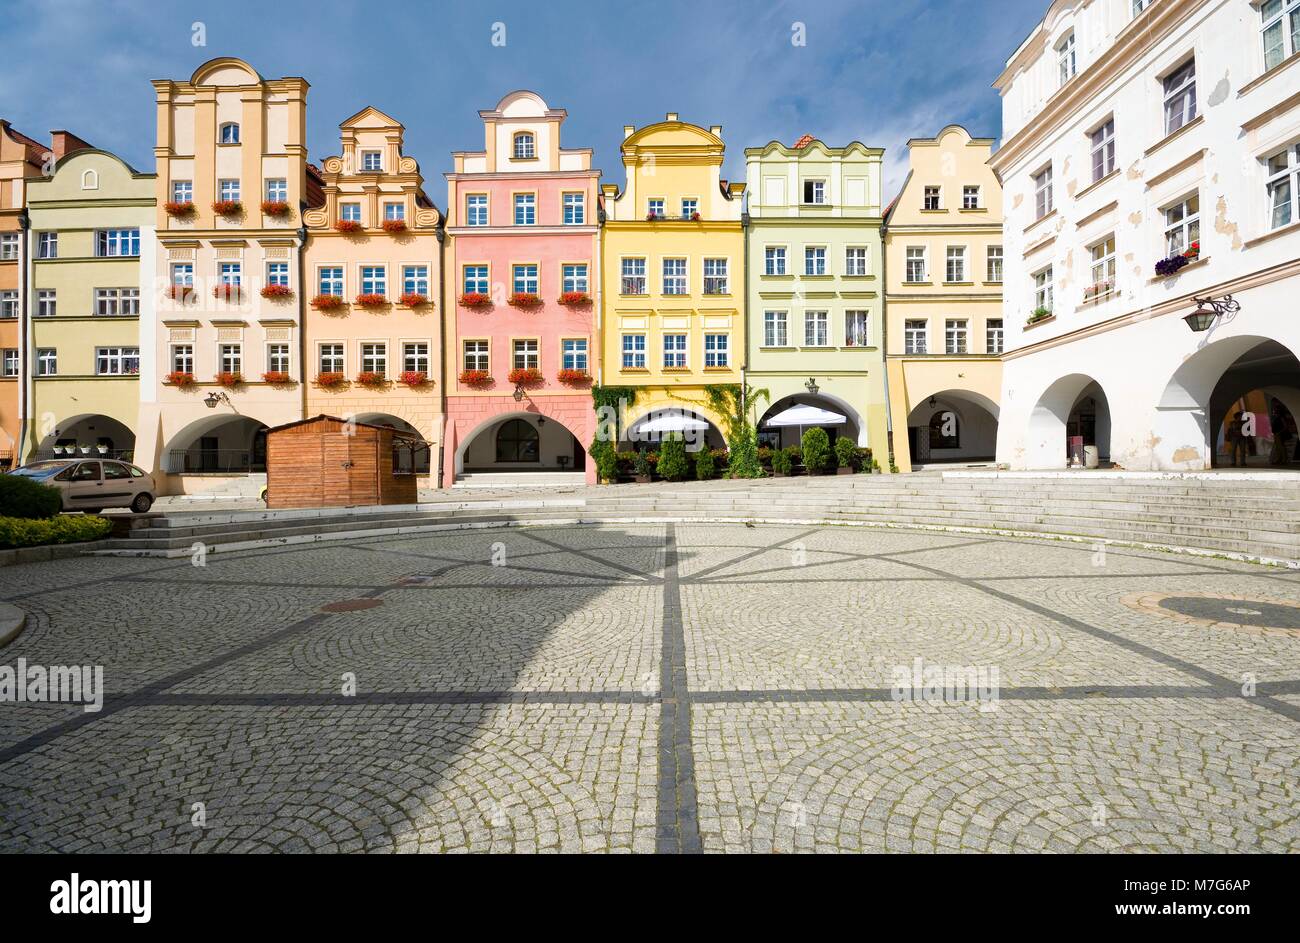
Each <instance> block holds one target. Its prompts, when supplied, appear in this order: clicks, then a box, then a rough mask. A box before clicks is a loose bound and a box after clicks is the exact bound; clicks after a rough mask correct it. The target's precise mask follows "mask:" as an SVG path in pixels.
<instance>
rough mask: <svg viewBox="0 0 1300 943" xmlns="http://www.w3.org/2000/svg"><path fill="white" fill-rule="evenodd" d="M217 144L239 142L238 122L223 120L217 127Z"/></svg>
mask: <svg viewBox="0 0 1300 943" xmlns="http://www.w3.org/2000/svg"><path fill="white" fill-rule="evenodd" d="M217 143H218V144H239V143H240V138H239V122H238V121H223V122H221V125H220V126H219V127H218V128H217Z"/></svg>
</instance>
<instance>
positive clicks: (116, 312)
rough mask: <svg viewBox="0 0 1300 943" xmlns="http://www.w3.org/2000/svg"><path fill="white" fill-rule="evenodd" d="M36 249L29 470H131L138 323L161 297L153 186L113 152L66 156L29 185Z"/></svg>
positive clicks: (137, 390) (25, 456) (136, 400)
mask: <svg viewBox="0 0 1300 943" xmlns="http://www.w3.org/2000/svg"><path fill="white" fill-rule="evenodd" d="M28 207H29V211H28V212H29V218H30V220H31V233H32V244H33V245H34V247H35V252H34V254H33V258H32V264H31V272H32V275H31V283H32V284H31V288H30V296H31V297H32V299H33V304H32V306H31V317H30V318H29V320H28V328H29V330H28V337H27V347H28V349H29V350H30V351H31V352H32V354H31V357H30V360H31V381H30V383H31V386H30V389H31V395H30V403H31V409H30V410H29V416H30V417H31V421H30V422H29V423H28V424H27V427H26V435H25V439H24V443H23V446H24V447H23V456H22V457H23V460H24V461H30V460H31V459H33V458H52V457H56V456H58V455H60V454H73V453H76V454H106V455H111V456H113V457H115V458H125V459H128V460H131V459H133V458H134V452H135V430H136V426H137V422H138V419H139V409H140V324H141V321H142V320H144V321H148V320H149V319H151V318H152V316H153V307H154V302H155V297H154V292H153V291H151V290H149V287H145V286H142V284H141V278H140V263H141V259H142V258H149V259H152V258H153V255H154V253H155V251H156V249H155V245H154V225H155V220H156V216H155V213H156V208H155V179H154V175H153V174H145V173H139V172H138V171H136V170H134V169H132V168H131V167H129V166H127V164H126V163H125V162H123V161H122V160H121V159H120V158H118V157H117V156H115V155H113V154H110V153H108V152H107V151H101V150H93V149H80V150H74V151H72V152H71V153H69V154H67V155H66V156H65V157H63V158H62V159H61V160H59V162H58V164H57V165H56V167H55V169H54V173H53V175H52V176H49V177H43V178H40V179H38V180H32V181H30V182H29V183H28Z"/></svg>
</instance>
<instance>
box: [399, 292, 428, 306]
mask: <svg viewBox="0 0 1300 943" xmlns="http://www.w3.org/2000/svg"><path fill="white" fill-rule="evenodd" d="M401 302H402V304H404V305H406V306H407V307H408V308H420V307H423V306H424V305H427V304H428V303H429V299H428V298H426V297H425V296H424V295H422V294H420V293H419V292H418V291H408V292H404V293H403V294H402V297H401Z"/></svg>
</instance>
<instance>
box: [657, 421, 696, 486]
mask: <svg viewBox="0 0 1300 943" xmlns="http://www.w3.org/2000/svg"><path fill="white" fill-rule="evenodd" d="M658 468H659V476H660V477H661V478H666V479H668V480H669V481H681V480H682V479H683V478H685V477H686V475H687V474H688V473H689V472H690V466H689V465H687V463H686V443H685V441H683V439H682V437H681V435H680V434H679V433H676V432H671V433H669V434H668V436H667V438H665V439H664V441H663V445H662V447H661V448H660V449H659V466H658Z"/></svg>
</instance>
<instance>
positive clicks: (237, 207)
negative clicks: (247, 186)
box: [212, 200, 244, 216]
mask: <svg viewBox="0 0 1300 943" xmlns="http://www.w3.org/2000/svg"><path fill="white" fill-rule="evenodd" d="M212 212H214V213H216V214H217V215H218V216H238V215H239V214H240V213H242V212H244V204H243V203H241V202H240V201H239V200H217V201H216V202H215V203H213V204H212Z"/></svg>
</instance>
